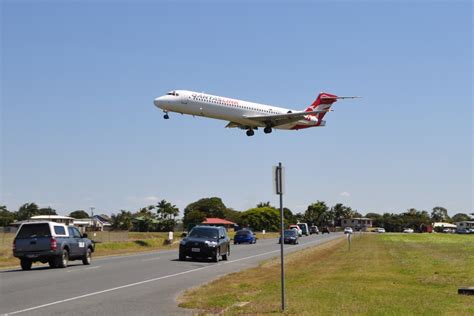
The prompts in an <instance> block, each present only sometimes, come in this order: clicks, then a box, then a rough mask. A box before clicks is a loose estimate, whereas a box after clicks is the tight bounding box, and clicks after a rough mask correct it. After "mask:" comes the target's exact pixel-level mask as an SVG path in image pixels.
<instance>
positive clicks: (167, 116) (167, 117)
mask: <svg viewBox="0 0 474 316" xmlns="http://www.w3.org/2000/svg"><path fill="white" fill-rule="evenodd" d="M163 112H165V115H163V118H164V119H165V120H167V119H169V118H170V116H169V115H168V112H166V111H163Z"/></svg>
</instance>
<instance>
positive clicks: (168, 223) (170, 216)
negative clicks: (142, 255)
mask: <svg viewBox="0 0 474 316" xmlns="http://www.w3.org/2000/svg"><path fill="white" fill-rule="evenodd" d="M155 208H156V214H157V217H158V231H174V227H175V226H176V216H178V215H179V209H178V208H177V207H176V205H173V204H171V203H170V202H167V201H166V200H161V201H160V202H159V203H158V204H157V205H156V207H155Z"/></svg>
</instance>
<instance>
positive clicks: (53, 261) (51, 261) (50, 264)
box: [48, 259, 56, 269]
mask: <svg viewBox="0 0 474 316" xmlns="http://www.w3.org/2000/svg"><path fill="white" fill-rule="evenodd" d="M48 264H49V267H50V268H51V269H54V268H56V261H55V260H54V259H51V260H49V261H48Z"/></svg>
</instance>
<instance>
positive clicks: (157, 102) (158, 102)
mask: <svg viewBox="0 0 474 316" xmlns="http://www.w3.org/2000/svg"><path fill="white" fill-rule="evenodd" d="M153 103H154V104H155V106H156V107H157V108H161V107H162V106H163V97H158V98H156V99H155V100H154V101H153Z"/></svg>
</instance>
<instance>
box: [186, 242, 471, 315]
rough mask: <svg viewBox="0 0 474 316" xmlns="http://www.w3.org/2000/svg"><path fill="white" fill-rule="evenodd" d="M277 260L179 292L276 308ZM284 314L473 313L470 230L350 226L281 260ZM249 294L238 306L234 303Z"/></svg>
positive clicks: (253, 310) (224, 303)
mask: <svg viewBox="0 0 474 316" xmlns="http://www.w3.org/2000/svg"><path fill="white" fill-rule="evenodd" d="M278 262H279V261H278V260H272V261H268V262H266V263H264V264H262V265H260V266H259V267H258V268H253V269H249V270H246V271H242V272H239V273H235V274H231V275H228V276H225V277H223V278H221V279H219V280H217V281H214V282H212V283H210V284H207V285H205V286H203V287H201V288H198V289H195V290H191V291H187V292H185V294H184V295H183V296H182V297H181V298H180V301H181V304H180V306H182V307H187V308H196V309H201V310H203V311H205V312H211V313H212V312H223V311H225V314H229V315H233V314H273V313H275V314H276V313H279V312H280V279H279V278H280V274H279V273H280V267H279V264H278ZM285 269H286V294H287V301H286V303H287V311H286V313H287V314H293V315H321V314H331V315H339V314H343V315H347V314H356V315H366V314H369V315H474V298H473V297H472V296H462V295H458V294H457V289H458V287H460V286H474V236H469V235H468V236H466V235H451V234H372V233H366V234H363V235H359V234H355V235H354V238H353V243H352V249H351V251H350V252H349V250H348V247H347V242H346V241H345V240H338V241H334V242H331V243H329V244H326V245H323V246H321V247H318V248H313V249H309V250H304V251H299V252H297V253H294V254H291V255H290V256H289V257H288V259H287V260H286V265H285ZM241 302H248V304H246V305H245V306H243V307H237V306H235V304H237V303H241Z"/></svg>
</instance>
